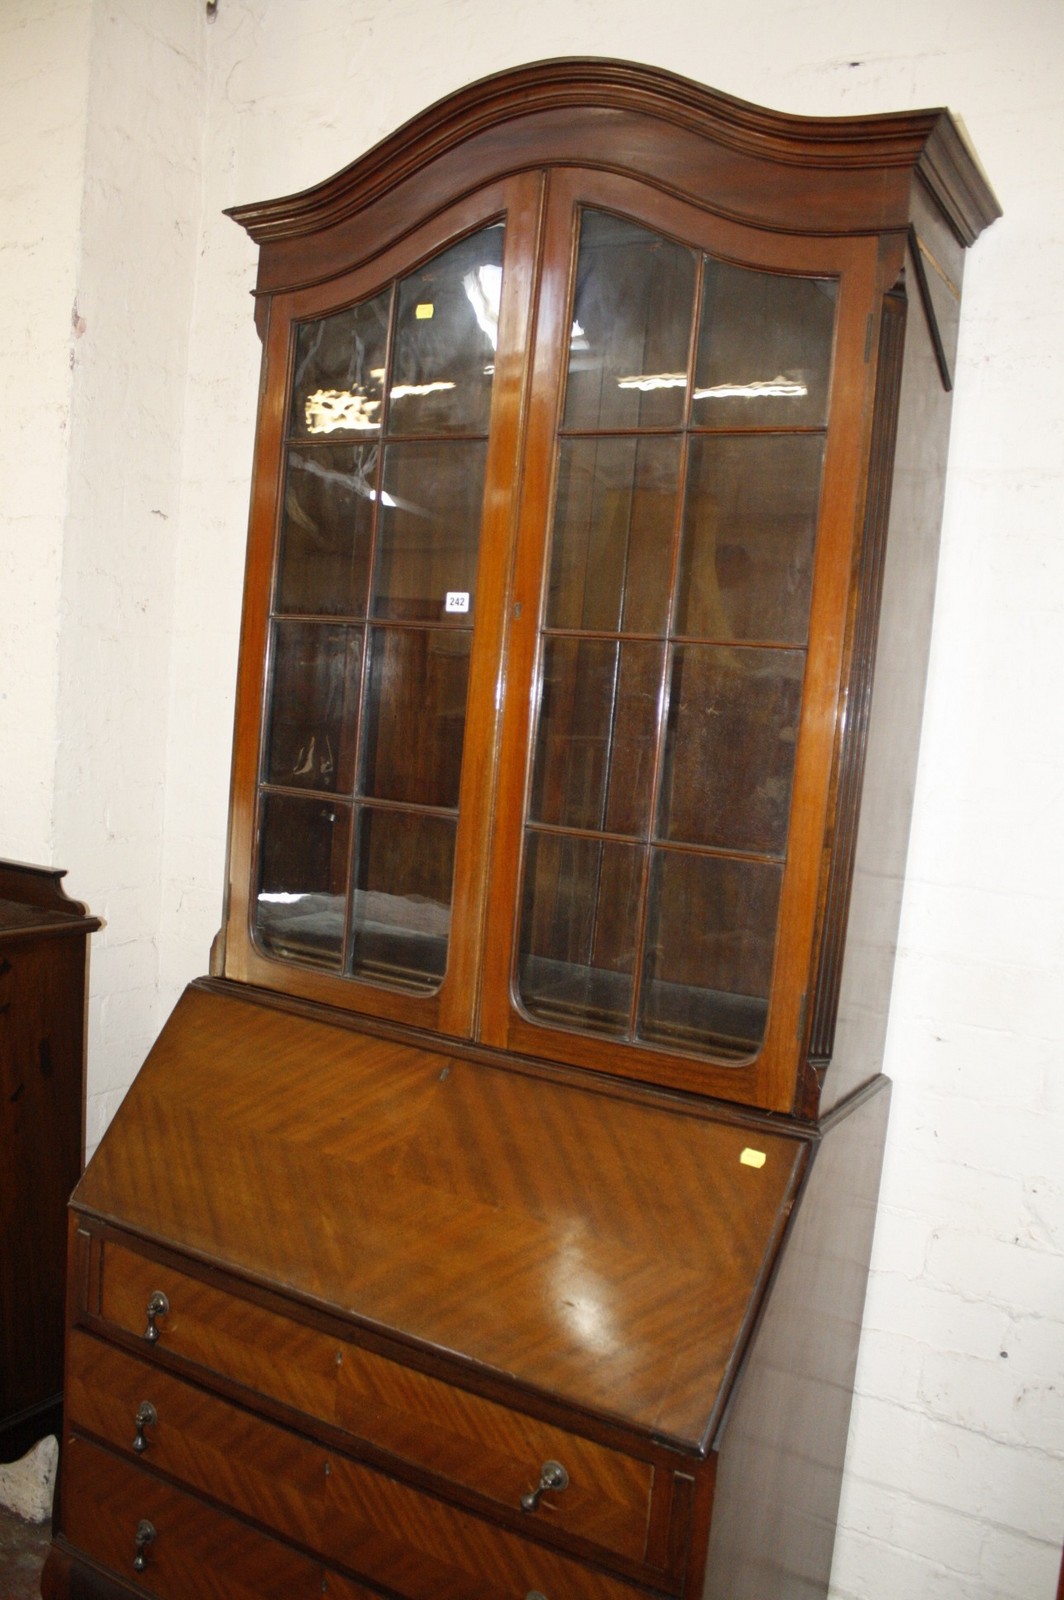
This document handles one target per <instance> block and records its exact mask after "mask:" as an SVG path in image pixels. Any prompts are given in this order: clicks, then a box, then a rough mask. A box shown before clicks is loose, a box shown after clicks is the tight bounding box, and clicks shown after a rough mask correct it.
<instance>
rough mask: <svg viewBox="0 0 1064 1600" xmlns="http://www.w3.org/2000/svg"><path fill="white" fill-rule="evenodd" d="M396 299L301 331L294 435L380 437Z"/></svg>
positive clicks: (366, 304)
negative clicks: (392, 304) (375, 434)
mask: <svg viewBox="0 0 1064 1600" xmlns="http://www.w3.org/2000/svg"><path fill="white" fill-rule="evenodd" d="M390 298H391V297H390V294H389V293H388V292H387V291H386V292H385V293H384V294H379V295H377V296H376V297H375V298H374V299H373V300H365V301H363V303H362V304H361V305H357V306H352V307H351V308H350V309H349V310H347V311H338V312H337V313H336V315H335V316H332V317H318V318H316V320H315V321H313V322H304V323H302V324H300V325H299V328H298V331H297V334H296V363H295V379H294V382H293V386H292V412H291V428H292V432H293V433H294V434H297V435H301V436H303V437H304V438H328V437H330V436H331V435H333V434H337V433H367V432H374V431H376V430H377V429H379V428H380V425H381V409H382V405H383V400H384V390H383V384H382V381H381V380H382V378H383V376H384V357H385V351H386V350H387V340H388V304H389V300H390Z"/></svg>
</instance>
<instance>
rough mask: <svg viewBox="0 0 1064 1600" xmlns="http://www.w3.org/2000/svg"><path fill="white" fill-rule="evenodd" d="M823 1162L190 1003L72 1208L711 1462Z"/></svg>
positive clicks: (615, 1098)
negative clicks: (788, 1232)
mask: <svg viewBox="0 0 1064 1600" xmlns="http://www.w3.org/2000/svg"><path fill="white" fill-rule="evenodd" d="M164 1152H165V1155H164ZM808 1156H809V1145H808V1142H807V1141H806V1140H805V1139H803V1138H801V1137H800V1136H798V1135H795V1134H790V1133H787V1132H786V1131H781V1132H776V1131H768V1130H765V1129H764V1127H763V1125H762V1126H759V1125H758V1124H756V1123H753V1122H752V1123H751V1124H750V1125H749V1126H747V1127H743V1126H741V1125H740V1124H739V1123H738V1122H737V1121H735V1120H734V1119H732V1120H727V1119H721V1120H715V1119H714V1117H713V1116H712V1115H710V1114H709V1113H708V1112H707V1111H705V1110H703V1109H700V1108H691V1109H685V1108H684V1107H683V1106H682V1105H679V1104H677V1103H675V1102H673V1103H671V1104H670V1103H669V1102H668V1101H664V1100H662V1099H657V1100H653V1099H650V1098H647V1099H645V1100H641V1099H640V1098H638V1096H634V1095H633V1093H632V1091H630V1090H629V1091H626V1092H623V1093H622V1094H619V1095H614V1094H611V1093H609V1092H603V1091H602V1090H601V1089H594V1088H586V1089H585V1088H583V1087H580V1086H577V1085H574V1084H573V1083H571V1082H563V1081H557V1080H555V1079H552V1078H551V1077H547V1076H537V1075H535V1074H530V1073H527V1072H522V1071H520V1070H511V1069H507V1068H504V1067H498V1066H489V1065H484V1064H481V1063H478V1062H474V1061H470V1060H465V1059H460V1058H458V1057H455V1056H451V1055H448V1054H447V1053H446V1051H445V1050H439V1051H435V1050H428V1049H422V1048H416V1047H414V1046H412V1045H410V1044H406V1043H397V1042H395V1041H392V1040H388V1039H381V1038H374V1037H370V1036H368V1035H366V1034H363V1033H359V1032H357V1031H355V1030H353V1029H352V1028H351V1027H350V1026H342V1025H334V1024H332V1023H330V1022H326V1021H320V1020H314V1019H311V1018H308V1017H305V1016H300V1015H295V1014H292V1013H291V1012H286V1011H284V1010H280V1009H278V1008H277V1007H276V1006H274V1005H263V1004H258V1003H256V1002H254V1001H252V1000H248V999H247V998H245V997H243V996H240V995H237V994H234V993H232V992H229V991H226V990H225V989H224V988H222V987H219V986H210V985H204V986H200V985H198V984H194V985H192V986H191V987H190V988H189V989H188V990H186V992H185V994H184V995H183V997H182V998H181V1000H180V1001H179V1002H178V1005H177V1007H176V1008H175V1010H174V1013H173V1015H172V1016H171V1018H170V1020H169V1022H168V1023H167V1025H166V1027H165V1028H164V1030H163V1032H162V1034H161V1036H160V1038H159V1040H158V1042H157V1043H156V1045H155V1047H154V1049H153V1050H152V1052H151V1054H150V1055H149V1057H148V1059H147V1061H146V1063H145V1065H144V1067H143V1069H142V1071H141V1073H140V1075H139V1077H138V1078H137V1080H136V1082H135V1083H134V1085H133V1087H132V1088H131V1089H130V1091H129V1094H128V1095H127V1097H126V1099H125V1101H124V1102H123V1104H122V1106H121V1107H120V1109H119V1112H118V1114H117V1115H116V1117H115V1120H114V1122H113V1123H112V1125H111V1128H110V1129H109V1131H108V1133H107V1135H106V1137H105V1138H104V1140H103V1143H102V1144H101V1146H100V1148H99V1150H98V1152H97V1154H96V1156H95V1158H94V1159H93V1161H92V1163H91V1165H90V1167H89V1169H88V1171H87V1173H86V1174H85V1177H84V1178H83V1180H82V1182H81V1184H80V1186H79V1187H78V1189H77V1191H76V1192H75V1196H74V1205H75V1207H76V1209H77V1210H79V1211H81V1212H83V1213H86V1214H88V1215H90V1216H95V1217H97V1218H99V1219H102V1220H105V1221H108V1222H112V1223H115V1224H117V1225H119V1226H121V1227H124V1228H128V1229H130V1230H132V1231H134V1232H135V1233H138V1234H140V1235H142V1236H144V1237H145V1238H147V1239H150V1240H152V1241H153V1242H155V1243H157V1244H162V1245H171V1246H173V1247H175V1248H177V1249H179V1250H180V1251H182V1252H183V1253H184V1254H186V1255H192V1256H193V1257H200V1258H203V1259H206V1260H210V1261H211V1262H212V1263H215V1264H216V1265H218V1266H221V1267H226V1268H229V1269H231V1270H232V1272H233V1273H235V1274H236V1275H238V1276H239V1277H241V1278H243V1279H245V1280H247V1281H249V1282H251V1283H254V1284H257V1285H260V1286H266V1287H268V1288H271V1289H275V1290H279V1291H281V1292H282V1293H284V1294H287V1295H290V1296H294V1297H295V1298H296V1299H297V1300H299V1301H302V1302H304V1303H307V1304H310V1305H312V1306H315V1307H319V1308H324V1309H327V1310H329V1311H331V1312H337V1313H339V1314H340V1315H342V1316H344V1317H350V1318H354V1319H356V1320H357V1321H358V1322H360V1323H362V1324H363V1325H366V1326H368V1327H370V1328H372V1329H374V1330H376V1331H378V1332H381V1333H390V1334H393V1335H397V1336H398V1337H399V1338H400V1339H401V1340H402V1341H404V1342H406V1343H409V1342H411V1341H413V1342H415V1343H416V1344H418V1345H420V1346H421V1347H423V1348H427V1349H429V1350H433V1351H438V1352H440V1353H441V1354H443V1355H444V1356H447V1357H451V1358H457V1359H458V1361H459V1362H461V1363H462V1364H468V1363H472V1364H474V1365H475V1366H477V1367H480V1368H483V1369H487V1370H488V1371H489V1372H495V1373H499V1374H504V1375H505V1376H506V1377H507V1378H508V1379H511V1380H516V1381H517V1382H518V1383H519V1384H524V1385H528V1386H529V1387H531V1388H532V1389H534V1390H537V1391H540V1392H543V1393H549V1394H551V1395H553V1396H555V1397H557V1398H560V1399H562V1400H563V1401H566V1402H571V1403H573V1404H575V1405H577V1406H579V1407H581V1408H585V1409H589V1410H591V1411H593V1412H596V1413H599V1414H602V1415H605V1416H607V1417H610V1418H612V1419H614V1420H616V1421H619V1422H621V1423H622V1424H625V1425H628V1426H631V1427H633V1428H635V1429H637V1430H639V1431H641V1432H645V1433H648V1434H650V1435H652V1436H653V1437H655V1438H658V1439H661V1440H664V1441H667V1442H670V1443H674V1444H676V1445H678V1446H680V1447H681V1448H686V1449H692V1448H694V1449H703V1448H704V1447H705V1445H706V1442H707V1440H708V1439H709V1438H710V1436H711V1431H712V1429H713V1428H714V1427H715V1424H716V1422H717V1420H718V1419H719V1416H720V1413H721V1410H722V1408H723V1406H724V1404H725V1402H726V1400H727V1396H728V1390H729V1387H730V1383H731V1380H732V1378H733V1377H734V1375H735V1371H736V1368H737V1365H738V1362H739V1360H740V1357H741V1355H742V1351H743V1348H744V1346H745V1342H746V1338H747V1336H748V1335H749V1332H750V1329H751V1326H752V1323H753V1319H754V1316H755V1314H756V1311H757V1308H758V1305H759V1303H760V1301H761V1299H762V1298H763V1295H764V1292H765V1289H766V1287H767V1283H768V1279H769V1275H770V1273H771V1270H772V1266H773V1262H774V1259H775V1257H776V1255H777V1253H778V1249H779V1245H780V1241H781V1238H782V1234H783V1229H784V1226H785V1223H786V1219H787V1217H788V1215H789V1214H790V1211H791V1208H792V1206H793V1204H794V1201H795V1198H796V1196H797V1192H798V1188H799V1185H800V1181H801V1178H802V1176H803V1174H804V1172H805V1170H806V1167H807V1162H808Z"/></svg>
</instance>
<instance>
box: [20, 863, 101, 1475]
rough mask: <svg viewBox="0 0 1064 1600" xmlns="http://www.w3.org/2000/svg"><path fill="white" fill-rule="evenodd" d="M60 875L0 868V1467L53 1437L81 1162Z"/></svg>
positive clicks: (83, 948) (80, 1105)
mask: <svg viewBox="0 0 1064 1600" xmlns="http://www.w3.org/2000/svg"><path fill="white" fill-rule="evenodd" d="M63 876H64V875H63V873H62V872H56V871H53V870H51V869H50V868H46V867H31V866H26V865H23V864H22V863H20V862H15V861H0V1224H2V1225H0V1461H14V1460H16V1459H17V1458H18V1457H20V1456H21V1455H23V1454H24V1453H25V1451H26V1450H28V1449H29V1448H30V1446H31V1445H32V1444H34V1443H36V1441H37V1440H38V1439H41V1438H43V1437H44V1436H45V1434H48V1433H58V1432H59V1427H60V1401H61V1396H62V1388H63V1323H64V1318H63V1308H64V1304H65V1285H66V1232H67V1221H66V1208H67V1201H68V1200H69V1198H70V1194H71V1191H72V1190H73V1188H74V1185H75V1184H76V1183H77V1181H78V1178H79V1177H80V1175H81V1169H82V1163H83V1159H84V1151H85V985H86V972H87V966H88V939H89V935H90V933H92V931H93V930H94V929H95V928H98V927H99V926H100V924H99V922H98V921H97V920H96V919H95V918H94V917H90V916H88V914H87V913H86V910H85V907H84V906H82V905H79V904H78V902H77V901H76V900H71V899H69V898H68V897H67V895H66V894H65V893H64V892H63V888H62V885H61V882H60V880H61V879H62V877H63Z"/></svg>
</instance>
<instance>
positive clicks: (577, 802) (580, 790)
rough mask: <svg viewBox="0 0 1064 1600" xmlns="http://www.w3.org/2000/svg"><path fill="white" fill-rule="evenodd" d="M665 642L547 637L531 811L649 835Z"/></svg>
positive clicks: (564, 823)
mask: <svg viewBox="0 0 1064 1600" xmlns="http://www.w3.org/2000/svg"><path fill="white" fill-rule="evenodd" d="M663 658H664V647H663V646H662V645H651V644H620V643H614V642H613V641H611V640H608V639H548V640H547V642H546V645H545V648H544V655H543V674H542V688H541V691H540V706H539V721H538V726H537V733H536V761H535V768H534V771H533V779H532V801H531V807H530V815H531V816H532V817H533V818H534V819H535V820H536V821H538V822H547V823H554V824H556V825H558V826H561V827H570V828H595V829H599V830H602V831H604V832H607V833H630V834H638V835H642V837H644V838H645V837H646V836H647V833H648V832H649V828H648V822H649V814H650V798H651V785H652V783H653V778H654V750H655V746H656V742H657V722H658V706H659V704H660V699H661V671H662V665H663Z"/></svg>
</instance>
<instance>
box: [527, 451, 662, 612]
mask: <svg viewBox="0 0 1064 1600" xmlns="http://www.w3.org/2000/svg"><path fill="white" fill-rule="evenodd" d="M679 471H680V440H679V438H664V439H661V438H659V439H655V438H647V439H567V440H565V441H564V442H563V444H562V447H561V457H560V461H559V468H558V493H557V503H556V507H555V513H554V537H553V543H552V549H551V569H550V588H549V591H548V596H547V622H548V625H549V626H550V627H554V628H593V629H597V630H602V631H614V630H618V631H624V632H631V633H655V632H660V631H661V630H662V629H663V628H664V626H665V622H666V617H667V614H668V600H669V569H670V563H671V558H672V540H673V529H674V527H675V525H676V512H677V494H678V488H679Z"/></svg>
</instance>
